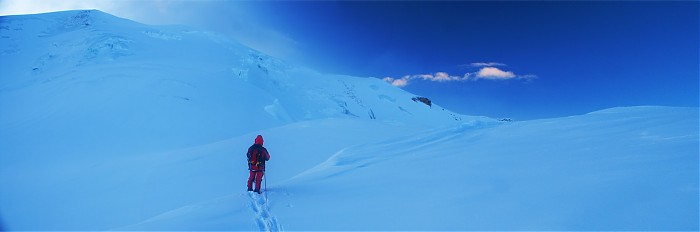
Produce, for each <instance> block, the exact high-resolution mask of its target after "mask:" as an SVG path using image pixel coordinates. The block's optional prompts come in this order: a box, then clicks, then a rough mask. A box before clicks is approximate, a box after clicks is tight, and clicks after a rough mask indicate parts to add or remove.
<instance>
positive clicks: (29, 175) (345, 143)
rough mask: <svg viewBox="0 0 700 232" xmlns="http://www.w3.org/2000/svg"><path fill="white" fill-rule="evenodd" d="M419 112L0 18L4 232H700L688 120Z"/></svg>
mask: <svg viewBox="0 0 700 232" xmlns="http://www.w3.org/2000/svg"><path fill="white" fill-rule="evenodd" d="M413 97H416V96H415V95H413V94H410V93H408V92H405V91H403V90H401V89H398V88H396V87H393V86H391V85H389V84H387V83H385V82H383V81H381V80H379V79H377V78H361V77H351V76H342V75H329V74H322V73H318V72H315V71H313V70H309V69H306V68H303V67H296V66H293V65H290V64H288V63H286V62H284V61H281V60H278V59H275V58H273V57H269V56H267V55H265V54H261V53H259V52H257V51H254V50H252V49H250V48H247V47H245V46H243V45H241V44H239V43H237V42H234V41H230V40H228V39H226V38H224V37H221V36H219V35H216V34H212V33H208V32H202V31H198V30H196V29H192V28H187V27H183V26H149V25H143V24H139V23H136V22H133V21H129V20H126V19H121V18H117V17H114V16H111V15H108V14H105V13H102V12H99V11H66V12H56V13H48V14H38V15H22V16H4V17H0V229H4V230H198V231H201V230H264V231H278V230H698V229H699V228H698V227H699V225H698V218H700V215H699V213H698V206H699V205H700V204H699V202H698V196H699V192H698V176H699V175H698V174H699V172H698V165H699V159H698V157H699V154H700V151H699V148H700V143H699V141H700V139H699V137H698V133H699V132H698V129H699V127H700V126H699V125H698V120H699V118H700V115H699V113H698V108H684V107H664V106H636V107H617V108H611V109H605V110H600V111H596V112H591V113H588V114H585V115H576V116H570V117H564V118H552V119H541V120H532V121H516V122H500V121H497V120H495V119H491V118H487V117H479V116H466V115H459V114H456V113H453V112H451V111H449V110H447V109H443V108H442V107H440V106H439V105H436V104H435V103H433V105H432V107H429V106H427V105H425V104H423V103H421V102H415V101H413V100H411V99H412V98H413ZM258 134H261V135H263V136H264V137H265V147H267V149H268V150H269V151H270V155H271V160H270V161H269V162H268V164H267V169H268V171H267V173H266V182H267V183H266V185H267V191H266V192H265V194H263V195H257V194H252V193H248V192H246V191H245V189H246V187H245V182H246V179H247V177H248V171H247V164H246V160H245V154H244V153H245V151H246V149H247V148H248V146H250V145H251V144H252V143H253V139H254V138H255V136H256V135H258Z"/></svg>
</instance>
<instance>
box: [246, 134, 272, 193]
mask: <svg viewBox="0 0 700 232" xmlns="http://www.w3.org/2000/svg"><path fill="white" fill-rule="evenodd" d="M263 142H264V140H263V137H262V135H258V136H257V137H255V143H254V144H253V145H251V146H250V148H248V154H247V156H248V170H250V176H249V177H248V191H255V192H256V193H258V194H260V193H261V191H260V183H261V182H262V178H263V175H264V174H265V161H268V160H270V153H267V149H265V147H263ZM253 181H255V190H253Z"/></svg>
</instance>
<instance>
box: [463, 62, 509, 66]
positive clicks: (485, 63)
mask: <svg viewBox="0 0 700 232" xmlns="http://www.w3.org/2000/svg"><path fill="white" fill-rule="evenodd" d="M471 66H472V67H493V66H506V64H504V63H497V62H476V63H472V64H471Z"/></svg>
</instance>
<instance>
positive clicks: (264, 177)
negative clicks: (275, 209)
mask: <svg viewBox="0 0 700 232" xmlns="http://www.w3.org/2000/svg"><path fill="white" fill-rule="evenodd" d="M263 182H265V184H264V186H265V187H264V188H263V189H264V190H263V191H265V207H269V205H268V203H267V176H265V171H263Z"/></svg>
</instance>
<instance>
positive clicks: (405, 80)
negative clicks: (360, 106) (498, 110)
mask: <svg viewBox="0 0 700 232" xmlns="http://www.w3.org/2000/svg"><path fill="white" fill-rule="evenodd" d="M472 66H474V67H481V68H480V69H479V70H478V71H476V72H467V73H465V74H464V75H462V76H454V75H450V74H448V73H447V72H436V73H434V74H415V75H406V76H403V77H402V78H399V79H395V78H392V77H385V78H384V79H382V80H384V81H386V82H388V83H390V84H392V85H394V86H397V87H404V86H407V85H408V84H409V83H410V82H411V80H414V79H419V80H424V81H435V82H454V81H468V80H469V81H477V80H479V79H486V80H510V79H526V80H531V79H534V78H537V76H536V75H533V74H527V75H517V74H515V73H514V72H512V71H506V70H502V69H499V68H495V67H490V66H506V65H505V64H502V63H495V62H490V63H472Z"/></svg>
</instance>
